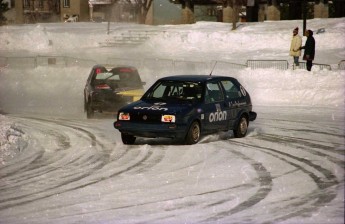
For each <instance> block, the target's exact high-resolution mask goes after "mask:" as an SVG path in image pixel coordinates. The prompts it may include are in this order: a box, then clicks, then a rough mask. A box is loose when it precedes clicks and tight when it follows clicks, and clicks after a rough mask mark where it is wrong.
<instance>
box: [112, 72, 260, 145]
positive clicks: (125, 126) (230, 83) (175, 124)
mask: <svg viewBox="0 0 345 224" xmlns="http://www.w3.org/2000/svg"><path fill="white" fill-rule="evenodd" d="M255 119H256V113H255V112H253V111H252V102H251V99H250V96H249V94H248V92H247V91H246V90H245V89H244V87H243V86H242V85H241V84H240V83H239V82H238V80H237V79H235V78H232V77H227V76H209V75H178V76H169V77H164V78H161V79H159V80H157V81H156V82H155V83H154V84H153V85H152V86H151V87H150V88H149V89H148V90H147V91H146V92H145V93H144V95H143V96H142V97H141V99H140V100H139V101H136V102H133V103H131V104H128V105H126V106H124V107H122V108H121V109H120V110H119V111H118V114H117V121H115V122H114V127H115V128H116V129H118V130H119V131H120V132H121V138H122V142H123V143H124V144H134V142H135V140H136V137H147V138H156V137H166V138H173V139H176V140H181V141H182V142H183V144H195V143H197V142H198V141H199V140H200V137H201V136H202V135H207V134H211V133H216V132H219V131H229V130H233V132H234V136H235V137H237V138H241V137H244V136H245V135H246V133H247V130H248V125H249V121H254V120H255Z"/></svg>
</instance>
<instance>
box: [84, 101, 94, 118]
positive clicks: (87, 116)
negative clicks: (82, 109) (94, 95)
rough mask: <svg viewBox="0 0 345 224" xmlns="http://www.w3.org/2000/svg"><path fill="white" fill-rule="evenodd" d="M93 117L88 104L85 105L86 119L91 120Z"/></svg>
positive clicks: (92, 111)
mask: <svg viewBox="0 0 345 224" xmlns="http://www.w3.org/2000/svg"><path fill="white" fill-rule="evenodd" d="M94 116H95V111H94V110H93V109H92V107H91V105H90V104H86V118H87V119H91V118H93V117H94Z"/></svg>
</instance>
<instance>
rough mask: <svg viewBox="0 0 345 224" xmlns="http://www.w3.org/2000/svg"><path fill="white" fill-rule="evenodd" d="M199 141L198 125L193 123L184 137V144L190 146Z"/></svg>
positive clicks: (195, 122)
mask: <svg viewBox="0 0 345 224" xmlns="http://www.w3.org/2000/svg"><path fill="white" fill-rule="evenodd" d="M199 140H200V125H199V123H198V122H197V121H194V122H193V123H192V125H191V126H190V127H189V130H188V133H187V135H186V139H185V143H186V144H187V145H192V144H195V143H197V142H198V141H199Z"/></svg>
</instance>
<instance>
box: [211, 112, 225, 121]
mask: <svg viewBox="0 0 345 224" xmlns="http://www.w3.org/2000/svg"><path fill="white" fill-rule="evenodd" d="M226 117H227V113H226V111H217V112H214V113H210V116H209V117H208V120H209V121H210V122H215V121H225V120H226Z"/></svg>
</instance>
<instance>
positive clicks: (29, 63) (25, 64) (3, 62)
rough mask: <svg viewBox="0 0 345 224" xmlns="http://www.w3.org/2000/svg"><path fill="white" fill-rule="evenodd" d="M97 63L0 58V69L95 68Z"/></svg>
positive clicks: (31, 58)
mask: <svg viewBox="0 0 345 224" xmlns="http://www.w3.org/2000/svg"><path fill="white" fill-rule="evenodd" d="M95 64H96V61H93V60H86V59H80V58H73V57H65V56H36V57H0V67H4V66H6V67H9V68H14V69H16V68H36V67H38V66H56V67H72V66H93V65H95Z"/></svg>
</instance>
